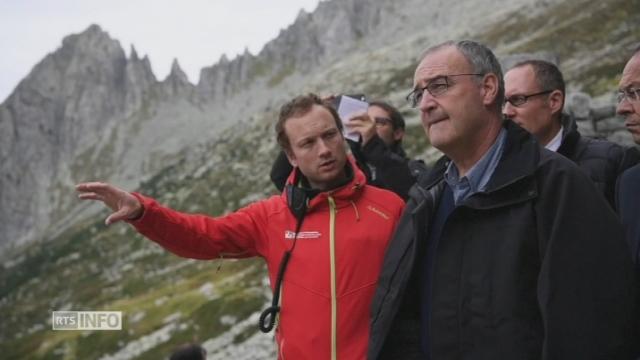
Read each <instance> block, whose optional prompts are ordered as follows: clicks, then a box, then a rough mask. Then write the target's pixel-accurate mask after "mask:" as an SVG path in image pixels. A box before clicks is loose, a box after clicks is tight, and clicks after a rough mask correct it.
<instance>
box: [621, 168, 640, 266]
mask: <svg viewBox="0 0 640 360" xmlns="http://www.w3.org/2000/svg"><path fill="white" fill-rule="evenodd" d="M617 197H618V199H617V200H618V201H617V202H618V213H619V214H620V218H621V220H622V223H623V224H624V225H625V227H626V230H627V241H628V242H629V247H630V248H631V256H632V258H633V261H634V262H635V264H636V266H637V268H638V270H640V164H638V165H636V166H633V167H631V168H630V169H628V170H627V171H625V172H624V173H623V174H622V175H620V182H619V183H618V191H617Z"/></svg>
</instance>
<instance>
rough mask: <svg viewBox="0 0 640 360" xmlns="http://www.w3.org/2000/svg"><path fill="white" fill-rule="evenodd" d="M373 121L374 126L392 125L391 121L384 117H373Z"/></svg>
mask: <svg viewBox="0 0 640 360" xmlns="http://www.w3.org/2000/svg"><path fill="white" fill-rule="evenodd" d="M373 121H375V123H376V126H385V125H393V121H391V119H389V118H385V117H375V118H373Z"/></svg>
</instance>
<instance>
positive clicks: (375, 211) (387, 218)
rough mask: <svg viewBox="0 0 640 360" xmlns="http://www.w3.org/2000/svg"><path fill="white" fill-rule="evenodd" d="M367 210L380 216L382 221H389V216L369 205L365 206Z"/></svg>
mask: <svg viewBox="0 0 640 360" xmlns="http://www.w3.org/2000/svg"><path fill="white" fill-rule="evenodd" d="M367 209H369V210H371V211H373V212H374V213H376V214H378V215H380V216H381V217H382V218H383V219H385V220H389V215H387V214H385V213H384V212H382V210H379V209H377V208H375V207H373V206H371V205H368V206H367Z"/></svg>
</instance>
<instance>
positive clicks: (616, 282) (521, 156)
mask: <svg viewBox="0 0 640 360" xmlns="http://www.w3.org/2000/svg"><path fill="white" fill-rule="evenodd" d="M504 126H505V127H506V129H507V139H506V143H505V147H504V152H503V155H502V158H501V159H500V162H499V164H498V166H497V168H496V170H495V172H494V174H493V176H492V178H491V180H490V181H489V184H488V185H487V190H486V191H485V192H482V193H477V194H475V195H472V196H471V197H469V198H468V199H466V200H464V201H463V202H462V203H461V204H458V206H457V207H456V208H455V209H454V210H453V212H452V213H451V215H450V216H449V217H448V218H447V220H446V222H445V225H444V227H443V229H442V236H441V239H440V242H439V245H438V247H437V250H436V255H435V265H434V270H433V272H432V273H433V278H432V279H431V284H432V294H433V295H432V299H431V304H432V309H431V316H430V318H431V324H430V334H431V338H430V339H429V341H430V344H431V347H430V348H431V355H432V356H431V358H432V359H438V360H439V359H447V360H449V359H474V360H475V359H628V358H629V353H630V351H631V350H630V346H631V343H632V342H633V341H634V340H633V338H632V337H631V336H632V331H633V330H632V329H633V324H632V320H631V319H632V318H633V311H635V310H634V307H635V305H634V304H635V303H634V301H635V289H634V287H633V286H632V285H633V276H634V274H633V269H632V265H631V261H630V258H629V256H628V255H627V247H626V244H625V242H624V235H623V231H622V227H621V225H620V224H619V222H618V220H617V218H616V215H615V213H614V212H613V211H612V210H611V209H610V207H609V206H607V204H606V202H605V201H604V198H602V196H600V195H596V194H595V193H596V188H595V187H594V185H593V183H592V182H591V181H589V179H588V178H587V177H586V176H584V174H583V173H582V172H580V171H579V170H578V168H577V167H576V166H575V164H573V163H572V162H570V161H568V160H567V159H565V158H563V157H562V156H558V155H557V154H555V153H552V152H550V151H548V150H545V149H543V148H541V147H540V146H539V144H538V143H537V142H536V141H535V140H534V139H533V137H532V136H531V135H530V134H528V133H527V132H526V131H525V130H523V129H522V128H520V127H519V126H517V125H516V124H514V123H513V122H510V121H507V122H505V125H504ZM447 162H448V159H446V158H442V159H441V160H439V161H438V163H437V164H436V166H435V168H434V170H432V171H431V172H430V173H428V174H426V175H425V176H423V178H422V179H420V180H419V182H418V184H416V185H415V186H414V187H412V188H411V191H410V199H409V201H408V203H407V206H406V207H405V210H404V213H403V215H402V218H401V220H400V223H399V225H398V228H397V229H396V232H395V234H394V237H393V239H392V242H391V243H390V245H389V248H388V249H387V253H386V255H385V260H384V263H383V266H382V269H383V270H382V273H381V275H380V279H379V282H378V288H377V290H376V294H375V296H374V299H373V303H372V312H371V337H370V339H369V349H368V358H369V359H414V358H415V359H423V358H424V356H423V355H421V354H420V339H419V335H420V324H419V319H420V314H419V305H420V299H419V294H420V286H421V285H420V281H419V280H418V279H419V278H420V276H419V275H417V274H419V272H415V271H414V270H415V269H420V268H421V267H420V266H417V265H419V264H421V263H422V262H423V261H424V260H423V259H424V256H425V255H424V247H425V244H424V239H425V238H426V237H427V234H428V233H429V222H430V219H431V217H432V215H433V213H434V211H435V209H436V207H437V204H438V201H439V198H440V195H441V192H442V189H443V188H444V181H443V173H444V170H445V169H446V164H447Z"/></svg>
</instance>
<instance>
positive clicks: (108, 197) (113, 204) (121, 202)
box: [76, 182, 143, 225]
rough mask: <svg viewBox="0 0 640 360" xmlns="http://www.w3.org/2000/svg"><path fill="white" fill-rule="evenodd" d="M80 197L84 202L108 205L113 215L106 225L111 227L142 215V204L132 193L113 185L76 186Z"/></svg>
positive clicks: (91, 183) (86, 184) (101, 183)
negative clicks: (92, 201)
mask: <svg viewBox="0 0 640 360" xmlns="http://www.w3.org/2000/svg"><path fill="white" fill-rule="evenodd" d="M76 191H77V192H78V193H79V195H78V197H79V198H80V199H83V200H98V201H102V202H103V203H104V204H105V205H107V206H108V207H109V208H110V209H111V210H113V213H112V214H111V215H109V216H108V217H107V219H106V220H105V224H107V225H110V224H113V223H115V222H118V221H121V220H133V219H136V218H139V217H140V216H141V215H142V212H143V208H142V204H141V203H140V201H138V199H137V198H136V197H135V196H133V195H131V194H130V193H128V192H126V191H124V190H122V189H119V188H117V187H115V186H113V185H111V184H107V183H103V182H87V183H81V184H78V185H76Z"/></svg>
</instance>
